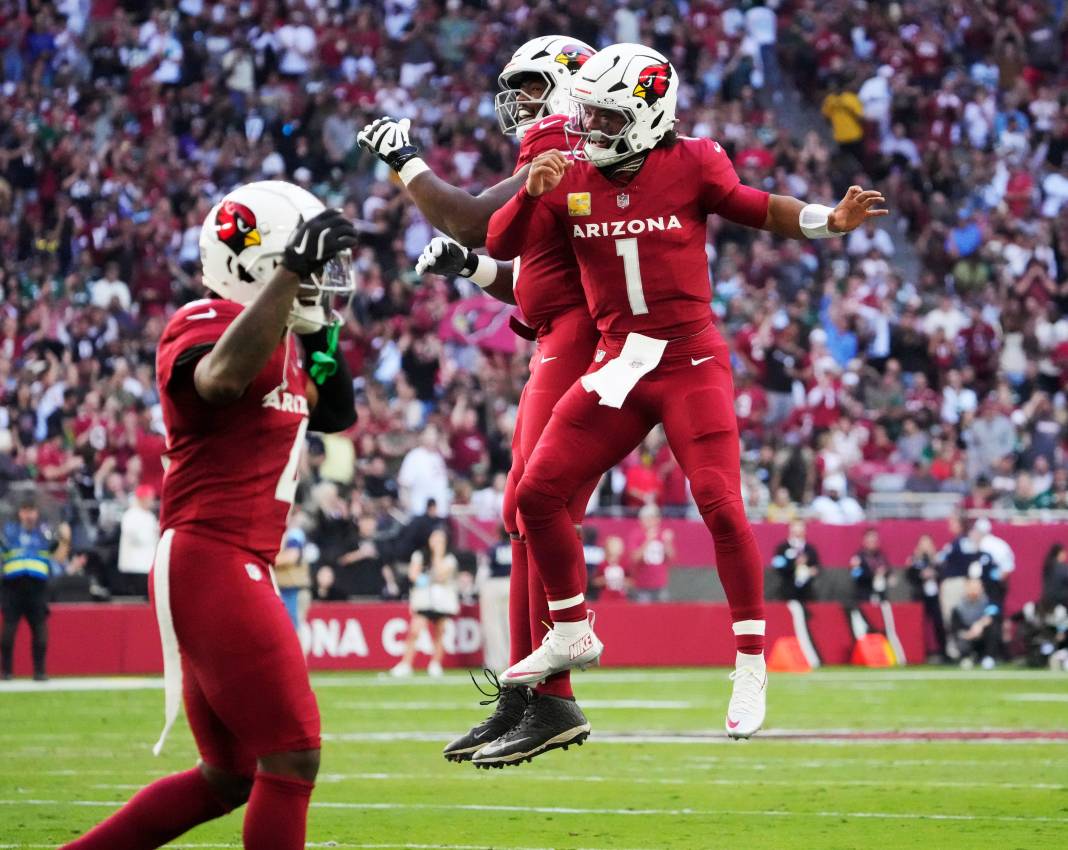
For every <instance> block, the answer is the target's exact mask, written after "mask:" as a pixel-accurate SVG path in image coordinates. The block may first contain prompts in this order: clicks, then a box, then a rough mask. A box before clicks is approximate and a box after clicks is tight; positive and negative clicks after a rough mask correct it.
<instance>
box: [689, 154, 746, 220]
mask: <svg viewBox="0 0 1068 850" xmlns="http://www.w3.org/2000/svg"><path fill="white" fill-rule="evenodd" d="M690 143H691V144H693V146H694V147H695V148H696V154H697V157H698V159H699V167H700V171H701V207H702V208H703V209H704V211H705V213H706V214H711V213H718V212H719V205H720V204H721V203H723V199H724V198H726V197H727V196H728V195H729V194H730V193H731V192H732V191H733V190H734V187H735V186H737V185H738V183H739V180H738V174H737V173H736V172H735V170H734V164H733V163H732V162H731V160H730V157H729V156H727V152H726V151H725V150H723V148H722V147H721V146H720V143H719V142H714V141H712V140H711V139H694V140H692V141H691V142H690Z"/></svg>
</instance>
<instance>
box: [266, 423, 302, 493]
mask: <svg viewBox="0 0 1068 850" xmlns="http://www.w3.org/2000/svg"><path fill="white" fill-rule="evenodd" d="M307 430H308V420H307V419H301V420H300V427H299V428H297V436H296V437H295V438H294V440H293V447H292V448H291V449H290V450H289V460H287V461H286V468H285V469H283V470H282V474H281V475H280V476H279V477H278V486H276V487H275V488H274V497H275V498H276V499H277V500H278V501H279V502H285V503H286V504H287V505H292V504H293V497H294V496H296V495H297V479H298V478H299V472H300V470H299V466H300V452H301V449H303V448H304V434H305V432H306V431H307Z"/></svg>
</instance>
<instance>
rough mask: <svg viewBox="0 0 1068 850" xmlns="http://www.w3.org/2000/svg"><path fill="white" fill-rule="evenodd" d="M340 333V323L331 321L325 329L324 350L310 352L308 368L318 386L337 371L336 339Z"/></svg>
mask: <svg viewBox="0 0 1068 850" xmlns="http://www.w3.org/2000/svg"><path fill="white" fill-rule="evenodd" d="M340 334H341V323H340V322H333V323H332V324H331V325H330V326H329V327H327V329H326V351H313V352H312V356H311V359H312V365H311V369H309V370H308V371H309V373H310V374H311V378H312V380H313V381H315V383H316V384H319V385H320V386H321V385H322V384H323V382H324V381H326V379H327V378H330V377H332V376H333V375H334V373H335V372H337V358H336V357H335V356H334V355H335V354H337V340H338V336H339V335H340Z"/></svg>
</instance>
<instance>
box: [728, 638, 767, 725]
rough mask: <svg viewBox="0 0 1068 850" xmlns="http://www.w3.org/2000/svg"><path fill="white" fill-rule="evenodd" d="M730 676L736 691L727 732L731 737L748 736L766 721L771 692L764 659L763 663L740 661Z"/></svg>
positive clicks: (733, 694) (729, 708) (729, 706)
mask: <svg viewBox="0 0 1068 850" xmlns="http://www.w3.org/2000/svg"><path fill="white" fill-rule="evenodd" d="M730 679H731V681H732V682H734V692H733V693H732V694H731V701H730V704H729V705H728V706H727V722H726V729H727V734H728V735H729V736H730V737H731V738H748V737H750V736H751V735H752V734H753V733H755V732H756V731H757V730H758V729H760V727H761V726H763V725H764V714H765V712H766V710H767V694H768V673H767V669H766V668H765V667H764V659H763V658H761V659H760V663H759V664H742V665H739V666H738V668H737V669H736V670H735V671H734V672H733V673H731V675H730Z"/></svg>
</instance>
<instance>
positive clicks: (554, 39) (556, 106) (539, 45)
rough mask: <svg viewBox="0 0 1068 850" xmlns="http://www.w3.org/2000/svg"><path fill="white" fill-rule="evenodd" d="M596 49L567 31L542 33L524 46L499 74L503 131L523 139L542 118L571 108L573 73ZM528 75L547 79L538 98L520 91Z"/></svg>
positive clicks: (497, 106)
mask: <svg viewBox="0 0 1068 850" xmlns="http://www.w3.org/2000/svg"><path fill="white" fill-rule="evenodd" d="M595 52H596V51H595V50H594V49H593V48H592V47H590V46H589V45H588V44H586V43H585V42H583V41H579V40H578V39H577V38H571V37H569V36H566V35H543V36H539V37H538V38H532V39H531V40H530V41H528V42H527V43H526V44H524V45H523V46H522V47H520V48H519V49H518V50H517V51H516V52H515V53H513V54H512V58H511V59H510V60H508V64H507V65H505V66H504V70H503V71H501V73H500V76H498V77H497V82H498V84H499V85H500V87H501V89H502V91H501V92H499V93H498V94H497V97H496V98H495V99H494V108H495V109H496V111H497V121H498V123H500V125H501V131H502V132H504V133H505V134H507V135H515V136H516V138H519V139H522V138H523V134H524V133H525V132H526V131H527V129H528V128H530V127H531V126H532V125H534V124H535V123H537V122H538V121H540V120H541V119H542V118H544V117H546V116H547V115H553V114H555V113H565V112H567V109H568V103H569V102H568V92H569V91H570V89H571V76H572V75H573V74H574V73H575V72H577V71H578V70H579V68H581V67H582V66H583V65H584V64H585V63H586V60H587V59H589V58H590V57H591V56H593V55H594V53H595ZM528 75H535V76H539V77H541V78H542V79H543V80H544V81H545V93H544V94H543V95H542V96H541V98H539V99H537V100H534V99H531V98H528V97H527V96H526V95H525V94H522V92H521V91H520V88H519V86H520V84H521V83H522V82H523V79H524V78H525V77H526V76H528ZM521 95H522V97H520V96H521Z"/></svg>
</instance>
